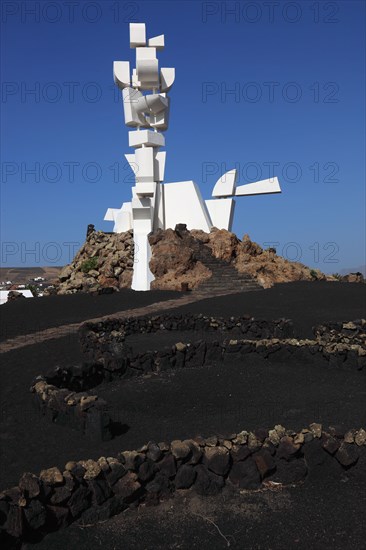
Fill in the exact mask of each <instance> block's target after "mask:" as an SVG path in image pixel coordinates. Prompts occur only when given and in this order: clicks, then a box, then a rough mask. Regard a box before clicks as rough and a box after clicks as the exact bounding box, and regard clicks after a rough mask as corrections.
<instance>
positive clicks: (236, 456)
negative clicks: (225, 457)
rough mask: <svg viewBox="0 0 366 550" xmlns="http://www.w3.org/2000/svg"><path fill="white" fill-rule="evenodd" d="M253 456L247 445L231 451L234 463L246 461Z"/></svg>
mask: <svg viewBox="0 0 366 550" xmlns="http://www.w3.org/2000/svg"><path fill="white" fill-rule="evenodd" d="M251 454H252V451H251V450H250V449H249V447H248V446H247V445H240V447H239V448H238V449H232V450H231V456H232V459H233V461H234V462H240V461H242V460H245V459H246V458H248V456H250V455H251Z"/></svg>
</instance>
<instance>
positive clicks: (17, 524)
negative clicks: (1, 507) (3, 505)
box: [4, 506, 24, 538]
mask: <svg viewBox="0 0 366 550" xmlns="http://www.w3.org/2000/svg"><path fill="white" fill-rule="evenodd" d="M23 528H24V516H23V508H20V507H19V506H10V508H9V511H8V516H7V520H6V523H5V525H4V529H5V530H6V531H7V533H9V535H11V536H12V537H15V538H18V537H20V536H21V535H22V533H23Z"/></svg>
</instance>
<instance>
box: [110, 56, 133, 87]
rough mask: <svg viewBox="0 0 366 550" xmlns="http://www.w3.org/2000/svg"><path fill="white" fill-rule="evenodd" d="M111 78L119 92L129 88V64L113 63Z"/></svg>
mask: <svg viewBox="0 0 366 550" xmlns="http://www.w3.org/2000/svg"><path fill="white" fill-rule="evenodd" d="M113 78H114V82H115V84H117V86H118V88H119V89H120V90H123V88H126V86H131V73H130V62H129V61H114V62H113Z"/></svg>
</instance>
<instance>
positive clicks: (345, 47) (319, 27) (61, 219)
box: [1, 0, 365, 273]
mask: <svg viewBox="0 0 366 550" xmlns="http://www.w3.org/2000/svg"><path fill="white" fill-rule="evenodd" d="M1 7H2V38H1V40H2V59H1V61H2V63H1V76H2V81H3V84H2V103H1V110H2V123H1V138H2V158H1V163H2V179H1V215H2V221H1V241H2V265H3V266H19V265H47V264H48V265H52V264H54V265H60V264H64V263H67V262H68V261H70V259H71V258H70V250H72V248H73V247H75V248H77V246H78V244H81V243H82V242H83V241H84V237H85V231H86V226H87V224H88V223H93V224H95V226H96V227H97V228H98V229H102V230H106V231H111V230H112V224H110V223H108V222H104V221H103V217H104V214H105V211H106V209H107V208H108V207H119V206H120V205H121V204H122V202H123V201H127V200H129V198H130V187H131V181H132V179H131V175H130V173H129V171H128V169H127V167H126V163H125V160H124V154H125V153H128V152H131V150H129V148H128V145H127V133H128V130H127V128H126V126H125V125H124V121H123V113H122V105H121V103H120V102H118V94H116V93H115V91H114V85H113V76H112V62H113V61H114V60H127V59H128V60H130V61H134V51H133V50H130V49H129V37H128V23H129V22H131V21H132V22H133V21H135V22H146V24H147V32H148V36H150V37H151V36H155V35H158V34H163V33H164V34H165V41H166V48H165V50H164V51H163V52H160V53H159V59H160V65H161V66H168V67H169V66H174V67H176V81H175V84H174V86H173V88H172V90H171V92H170V97H171V120H170V128H169V131H168V132H167V133H166V150H167V167H166V181H180V180H187V179H193V180H195V181H196V182H197V183H198V184H200V186H201V189H202V193H203V195H204V198H209V197H210V194H211V189H212V187H213V185H214V183H215V182H216V180H217V178H218V177H219V176H220V175H221V173H222V172H224V171H225V170H229V169H231V168H232V167H235V166H237V167H238V168H239V169H240V173H241V176H240V180H239V183H240V184H243V183H246V182H250V181H254V180H256V179H264V178H267V177H269V175H270V174H269V170H270V166H272V167H273V168H272V169H273V171H274V174H275V175H277V176H278V177H279V179H280V183H281V186H282V191H283V193H282V194H281V195H270V196H263V197H261V196H258V197H243V198H241V199H238V200H237V206H236V213H235V221H234V231H235V232H236V233H237V234H238V236H240V237H242V236H243V234H244V233H249V235H250V237H251V238H252V239H253V240H255V241H257V242H258V243H260V244H262V245H263V244H264V243H277V245H275V246H276V248H277V251H278V252H279V253H284V254H285V255H286V256H288V257H289V258H290V259H293V258H298V259H300V260H301V261H303V262H304V263H306V264H308V265H311V266H314V267H319V268H320V269H322V270H324V271H326V272H330V273H332V272H337V271H340V270H341V269H342V268H345V267H356V266H359V265H361V264H364V263H365V154H364V151H365V54H364V52H365V3H364V2H363V1H347V2H343V1H337V2H325V1H319V2H314V1H312V0H311V1H307V0H306V1H305V0H303V1H301V0H298V1H296V2H280V1H277V2H264V1H252V2H221V1H219V2H215V1H212V2H200V1H191V2H189V1H188V2H179V1H167V2H159V1H139V2H118V1H111V2H110V1H108V0H103V1H100V0H99V1H96V2H91V1H90V2H89V1H81V0H79V1H75V2H70V3H67V2H66V3H65V2H63V1H53V2H48V1H44V2H43V1H38V2H33V1H28V2H20V1H19V2H17V1H12V2H2V6H1ZM34 9H36V12H35V13H34ZM32 11H33V13H32ZM31 90H34V93H31ZM230 90H231V91H234V93H228V92H229V91H230ZM32 169H33V173H32V172H31V171H32ZM65 243H76V244H75V245H71V244H65ZM291 243H294V244H291ZM31 250H34V251H35V253H33V254H32V253H30V252H29V251H31Z"/></svg>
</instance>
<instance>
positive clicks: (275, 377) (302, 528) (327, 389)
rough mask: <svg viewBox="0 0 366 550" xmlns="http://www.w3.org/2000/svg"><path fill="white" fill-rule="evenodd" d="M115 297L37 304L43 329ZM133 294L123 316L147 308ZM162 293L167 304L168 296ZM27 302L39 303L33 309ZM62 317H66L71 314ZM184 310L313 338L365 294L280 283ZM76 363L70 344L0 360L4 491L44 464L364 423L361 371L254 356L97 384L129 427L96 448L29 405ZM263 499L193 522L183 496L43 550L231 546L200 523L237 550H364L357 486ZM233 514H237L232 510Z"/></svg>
mask: <svg viewBox="0 0 366 550" xmlns="http://www.w3.org/2000/svg"><path fill="white" fill-rule="evenodd" d="M130 294H131V293H130ZM133 294H136V299H137V300H138V299H141V300H146V302H145V303H152V302H156V301H158V299H159V298H157V297H153V296H152V295H151V296H149V294H147V293H141V294H140V293H133ZM179 295H180V294H179ZM116 296H119V295H111V296H98V297H95V300H96V301H98V302H97V305H99V306H100V307H97V305H96V304H95V303H94V302H93V300H94V299H91V301H90V302H88V301H87V300H86V298H87V297H85V296H82V297H80V299H82V300H85V302H84V303H85V304H89V306H90V304H92V303H93V306H92V307H91V306H90V307H91V309H87V307H86V306H85V308H84V310H83V311H79V310H80V309H81V305H80V304H81V302H78V301H75V310H74V309H73V307H74V306H73V307H71V305H70V304H71V301H70V302H69V301H68V300H69V298H74V297H72V296H71V297H57V304H58V305H59V307H58V308H56V307H54V306H52V307H51V302H52V303H53V304H56V301H54V300H55V299H53V298H46V299H44V302H47V300H50V302H49V304H48V305H47V304H46V305H45V306H42V307H44V308H45V311H46V310H47V308H48V311H49V315H50V321H48V318H47V315H46V313H45V316H43V317H42V323H43V325H42V327H43V328H48V327H50V326H57V325H60V324H64V323H65V322H71V321H76V320H81V319H86V318H87V317H92V316H99V315H103V314H106V313H109V312H112V309H111V310H110V311H108V308H109V307H110V306H111V308H112V304H113V302H112V300H113V299H115V297H116ZM129 296H130V295H129V294H128V293H126V301H125V306H124V307H127V308H131V307H133V305H135V307H140V306H141V305H142V303H144V302H140V303H136V302H135V301H134V303H133V304H131V298H130V297H129ZM140 296H141V298H140ZM159 296H162V299H168V298H171V297H173V296H172V295H171V294H170V293H169V295H166V294H165V293H164V294H162V295H159ZM76 298H77V297H76ZM119 298H120V296H119ZM121 299H122V298H121ZM133 299H134V300H135V298H133ZM29 302H32V303H33V304H35V303H36V300H34V301H31V300H29ZM38 302H41V300H39V301H37V304H36V306H32V307H31V304H29V305H28V304H27V305H26V304H24V305H23V304H22V305H21V306H19V308H20V311H22V316H23V319H24V326H25V327H32V326H34V320H35V319H36V318H38V315H39V310H38ZM42 302H43V300H42ZM64 302H65V303H66V302H67V304H68V305H67V306H66V305H65V303H64ZM11 305H12V306H14V307H18V306H17V304H11ZM107 305H108V307H107ZM25 306H26V307H25ZM89 306H88V307H89ZM4 307H5V308H8V306H2V308H4ZM113 307H114V305H113ZM21 308H23V309H21ZM32 308H33V309H32ZM67 308H70V310H69V311H70V316H69V317H67V315H66V314H67V311H68V310H67ZM8 309H9V310H10V308H8ZM121 309H123V305H122V303H120V304H119V305H118V307H117V304H116V309H115V310H114V311H116V310H121ZM91 310H92V313H91ZM174 311H175V312H176V311H177V310H174ZM187 311H189V312H196V313H205V314H212V315H221V316H231V315H240V314H243V313H250V314H251V315H253V316H255V317H257V318H267V319H273V318H278V317H287V318H292V319H293V320H294V321H295V326H296V328H297V329H298V332H299V333H300V335H302V336H307V335H308V336H311V326H313V325H314V324H317V323H318V322H321V321H327V320H350V319H355V318H361V317H366V308H365V286H364V285H356V284H354V285H353V284H338V283H328V284H323V283H309V284H306V283H293V284H287V285H278V286H277V287H274V288H273V289H270V290H268V291H263V292H253V293H243V294H237V295H235V296H230V295H229V296H225V297H218V298H214V299H208V300H202V301H200V302H197V303H194V304H190V305H188V306H184V307H181V308H180V309H179V312H181V313H184V312H187ZM12 315H13V321H11V323H12V324H11V326H12V331H13V332H12V336H17V335H18V334H22V333H23V332H21V331H22V330H23V327H21V326H20V327H19V329H17V327H16V323H15V319H16V314H15V309H14V311H13V312H12ZM10 317H11V315H10V314H9V318H10ZM32 323H33V324H32ZM19 331H20V332H19ZM157 337H158V335H157ZM161 343H163V342H161ZM157 344H159V342H157ZM80 360H81V355H80V351H79V347H78V342H77V337H76V335H70V336H68V337H65V338H60V339H56V340H48V341H45V342H43V343H39V344H37V345H32V346H28V347H25V348H20V349H18V350H13V351H10V352H8V353H5V354H2V355H1V367H0V372H1V426H0V428H1V432H0V438H1V456H0V462H1V464H0V466H1V467H0V490H1V488H5V487H9V486H12V485H15V484H16V483H17V481H18V478H19V476H20V475H21V474H22V473H23V472H24V471H31V472H34V473H38V472H39V471H40V470H41V469H43V468H47V467H50V466H55V465H58V466H60V467H62V466H63V465H64V464H65V462H67V461H68V460H72V459H76V460H80V459H82V458H84V459H85V458H98V457H99V456H110V455H113V454H114V453H115V452H117V451H121V450H123V449H131V448H132V449H133V448H136V447H138V446H139V445H141V444H142V443H145V442H147V441H149V440H152V439H154V440H157V441H161V440H162V439H166V440H171V439H176V438H183V437H189V436H193V435H195V434H196V433H202V434H203V435H212V434H214V433H218V432H220V431H231V432H232V431H234V432H235V431H239V430H241V429H253V428H255V427H259V426H263V427H264V426H267V427H271V426H273V425H274V424H277V423H281V424H283V425H285V426H286V427H288V428H298V427H304V426H305V425H306V424H308V423H309V422H314V421H321V422H323V423H324V425H328V424H332V423H344V424H345V425H346V427H347V426H352V427H359V426H361V425H363V426H365V424H366V408H365V396H366V385H365V372H364V371H362V372H360V371H352V370H349V369H346V368H345V367H338V368H337V369H336V370H335V369H331V368H329V367H328V366H327V364H326V363H325V362H324V361H322V360H314V362H312V363H305V364H301V363H300V362H297V363H296V364H295V363H294V361H292V362H289V361H287V362H286V363H284V362H283V361H282V362H281V361H280V360H279V361H277V362H276V363H275V362H273V363H271V362H268V361H265V360H263V359H260V358H259V357H257V358H254V357H253V355H252V356H251V360H250V363H248V364H240V365H234V364H231V365H222V366H220V367H209V368H203V369H184V370H182V371H179V372H178V371H176V372H171V373H164V374H162V375H159V376H156V375H152V376H151V377H150V378H148V377H147V378H144V379H134V380H129V381H126V382H124V383H116V384H114V385H111V384H110V385H108V384H104V385H103V386H100V387H99V388H98V391H99V392H100V395H103V396H104V397H105V398H107V399H108V400H109V402H110V404H111V405H112V406H113V410H114V412H115V415H116V420H119V421H120V422H121V425H124V426H123V429H121V431H125V433H121V434H120V435H118V436H116V438H115V439H113V440H112V441H110V442H104V443H101V444H100V445H99V444H98V445H96V444H95V443H93V442H91V441H88V440H87V439H85V438H84V437H82V436H81V435H80V433H79V432H76V431H72V430H70V429H68V428H67V427H61V426H57V425H52V424H50V423H49V422H48V421H47V420H46V419H44V418H40V417H39V416H38V414H37V413H36V412H35V411H34V409H33V408H32V402H31V394H30V393H29V386H30V384H31V381H32V379H33V378H34V377H35V376H36V375H38V374H41V373H45V372H46V371H47V370H48V369H49V368H52V367H54V366H55V365H57V364H59V365H63V366H67V365H70V364H72V363H75V362H80ZM228 373H230V374H228ZM263 495H264V493H263V494H262V493H256V494H252V495H248V494H247V495H244V496H245V501H241V500H240V499H241V498H242V497H241V496H238V495H237V496H231V497H230V498H229V499H227V500H226V501H225V497H224V496H222V497H218V499H217V501H215V500H213V501H211V500H210V499H208V500H206V499H205V500H203V501H201V500H199V505H197V506H198V508H197V510H196V512H195V513H196V514H198V516H197V515H194V513H193V512H192V509H191V506H193V505H192V503H191V500H190V499H187V501H186V502H184V500H183V501H182V502H183V504H181V503H180V501H179V498H178V499H177V500H175V501H174V503H170V504H169V505H168V504H167V505H163V506H162V507H159V508H157V509H152V508H146V509H144V508H141V510H139V511H129V512H128V513H126V514H122V515H121V516H118V517H117V518H112V519H111V520H109V521H108V522H106V523H105V524H103V525H98V526H95V527H92V528H85V527H83V528H81V527H80V526H79V527H77V526H72V527H70V528H69V529H67V530H65V531H62V532H59V533H55V534H53V535H50V536H49V537H47V538H46V539H45V540H44V541H43V542H42V543H41V544H40V545H39V548H55V549H56V550H57V549H61V548H68V547H69V548H71V549H73V548H81V549H85V550H86V549H87V548H88V549H89V548H92V549H93V548H99V547H104V548H105V549H106V550H107V549H109V548H110V549H112V548H116V549H119V548H124V549H125V548H131V549H137V550H140V549H145V548H146V549H149V550H150V549H158V548H159V549H160V548H161V549H162V548H181V549H188V548H198V547H200V548H209V547H210V548H212V547H213V548H226V547H227V542H226V541H225V540H224V539H223V538H222V536H221V535H220V533H219V532H218V530H217V528H216V527H215V526H214V525H213V524H212V523H210V522H209V521H208V520H207V519H204V518H202V516H204V517H208V518H211V519H212V520H213V521H214V523H216V524H217V525H218V526H219V527H220V529H221V531H222V533H224V534H225V535H226V536H227V535H231V536H232V537H234V539H235V542H234V539H230V537H228V539H229V541H230V543H231V547H233V548H247V549H249V550H252V549H265V550H269V549H273V550H277V549H278V550H282V549H285V548H289V549H292V548H296V549H297V548H299V549H301V550H302V549H304V550H305V548H306V549H308V548H310V549H315V550H317V549H319V550H320V549H323V548H324V549H328V548H329V549H333V548H335V549H338V548H339V549H340V548H346V549H347V548H357V550H358V549H363V548H366V545H365V542H364V540H365V537H364V534H363V533H362V525H361V523H362V522H361V519H360V517H361V518H362V516H360V514H361V507H362V506H363V505H364V503H365V502H364V500H365V497H364V494H363V493H362V491H361V488H360V487H359V486H358V485H357V484H355V482H354V481H353V480H350V481H349V483H342V482H340V481H339V480H338V481H337V482H335V481H332V484H324V486H320V485H319V483H318V482H316V483H311V482H309V483H308V484H305V485H304V486H303V487H302V488H296V489H289V490H286V491H285V492H283V493H281V494H280V495H277V494H271V495H270V497H268V496H263ZM272 497H273V498H272ZM277 497H278V498H277ZM220 499H221V500H220ZM222 499H224V500H222ZM238 499H239V500H238ZM268 499H270V500H268ZM280 499H282V500H280ZM192 502H196V501H195V500H193V501H192ZM225 502H226V503H225ZM171 506H172V508H171ZM187 507H188V511H187ZM233 507H234V508H233ZM235 507H236V508H235ZM238 509H239V512H240V513H239V512H236V511H235V510H238ZM186 512H187V513H186ZM167 519H168V521H167ZM24 550H25V549H24Z"/></svg>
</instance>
